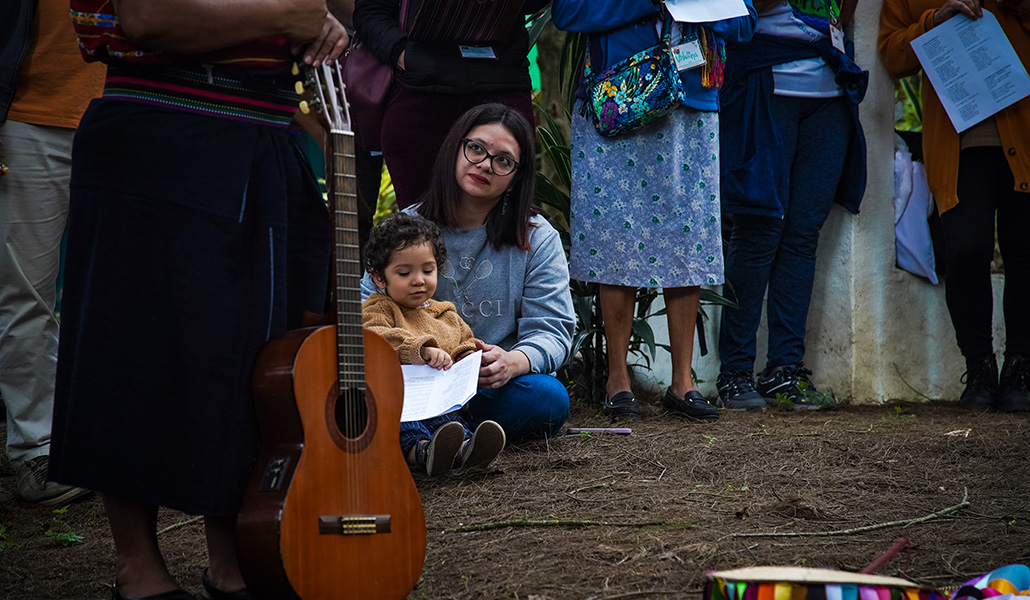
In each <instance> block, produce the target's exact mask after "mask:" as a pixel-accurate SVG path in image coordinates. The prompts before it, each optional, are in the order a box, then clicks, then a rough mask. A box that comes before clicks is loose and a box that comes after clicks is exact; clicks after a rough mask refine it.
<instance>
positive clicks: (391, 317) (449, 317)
mask: <svg viewBox="0 0 1030 600" xmlns="http://www.w3.org/2000/svg"><path fill="white" fill-rule="evenodd" d="M361 322H362V325H363V326H364V327H365V329H368V330H369V331H372V332H374V333H377V334H379V336H380V337H382V338H383V339H384V340H386V341H387V342H389V343H390V345H391V346H393V349H394V350H396V351H397V356H398V358H400V361H401V364H402V365H424V364H426V361H425V359H423V358H422V347H423V346H435V347H437V348H440V349H441V350H443V351H444V352H446V353H448V354H450V355H451V358H453V359H454V360H455V361H456V360H458V357H459V356H461V355H462V354H464V353H465V352H469V351H473V350H475V349H476V343H475V341H474V338H473V336H472V329H470V328H469V326H468V325H467V324H466V323H465V321H462V320H461V317H460V316H459V315H458V311H456V310H455V309H454V305H453V304H451V303H450V302H437V301H436V300H430V301H429V303H428V305H427V306H419V307H417V308H405V307H403V306H401V305H400V304H397V303H396V302H394V300H393V298H390V297H389V296H387V295H386V294H372V295H371V296H369V297H368V300H365V302H364V303H362V305H361Z"/></svg>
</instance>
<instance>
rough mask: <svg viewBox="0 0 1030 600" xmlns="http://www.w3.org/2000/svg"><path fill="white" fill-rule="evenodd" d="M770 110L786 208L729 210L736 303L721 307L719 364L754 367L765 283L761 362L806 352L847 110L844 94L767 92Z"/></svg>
mask: <svg viewBox="0 0 1030 600" xmlns="http://www.w3.org/2000/svg"><path fill="white" fill-rule="evenodd" d="M772 111H773V118H774V120H775V121H776V124H777V126H778V127H779V131H780V135H781V136H782V138H783V150H784V168H786V169H788V170H789V174H788V177H786V178H785V180H786V181H785V182H784V185H785V186H786V188H787V189H785V190H783V189H781V190H780V198H781V199H783V204H784V212H785V214H784V217H783V218H782V219H776V218H771V217H760V216H754V215H743V214H738V215H734V217H733V229H732V233H731V236H730V242H729V245H728V255H727V259H726V281H727V282H728V283H729V284H730V285H731V286H732V288H733V293H734V294H735V295H736V300H737V304H738V305H739V306H740V307H739V308H738V309H736V310H733V309H730V308H727V309H724V310H723V312H722V325H721V328H720V332H719V359H720V360H721V362H722V367H721V368H722V371H724V372H725V371H735V370H740V369H752V370H753V369H754V365H755V358H756V353H757V350H756V341H755V339H756V336H757V335H758V326H759V323H760V322H761V319H762V298H763V296H765V293H766V289H768V292H769V298H768V307H767V313H768V314H767V316H768V324H769V350H768V355H767V359H766V367H767V368H772V367H778V366H782V365H794V364H798V363H800V362H801V360H802V359H803V358H804V356H805V323H806V321H807V320H808V308H809V304H810V302H811V300H812V285H813V282H814V281H815V252H816V248H817V247H818V245H819V230H820V229H821V228H822V226H823V223H825V222H826V218H827V217H828V216H829V214H830V207H831V206H832V205H833V201H834V197H835V194H836V190H837V183H838V181H839V180H840V176H841V172H842V170H843V166H844V156H845V154H846V151H847V146H848V139H849V137H848V136H849V135H850V132H851V115H850V113H849V112H848V106H847V104H846V100H844V99H842V98H831V99H826V98H793V97H785V96H773V98H772Z"/></svg>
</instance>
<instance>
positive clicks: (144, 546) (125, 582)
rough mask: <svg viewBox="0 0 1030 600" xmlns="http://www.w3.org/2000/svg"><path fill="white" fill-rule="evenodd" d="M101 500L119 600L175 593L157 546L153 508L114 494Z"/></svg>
mask: <svg viewBox="0 0 1030 600" xmlns="http://www.w3.org/2000/svg"><path fill="white" fill-rule="evenodd" d="M103 497H104V510H106V511H107V520H108V523H110V525H111V537H113V538H114V552H115V562H114V568H115V581H116V582H117V584H118V587H119V589H120V590H121V594H122V596H123V597H125V598H143V597H146V596H152V595H154V594H162V593H164V592H170V591H172V590H175V589H178V588H179V585H178V584H177V583H176V582H175V580H174V579H172V576H171V574H170V573H169V572H168V567H167V566H166V565H165V561H164V557H162V556H161V549H160V548H159V547H158V545H157V507H156V506H154V505H151V504H147V503H145V502H141V501H139V500H135V499H133V498H127V497H125V496H119V495H116V494H104V496H103Z"/></svg>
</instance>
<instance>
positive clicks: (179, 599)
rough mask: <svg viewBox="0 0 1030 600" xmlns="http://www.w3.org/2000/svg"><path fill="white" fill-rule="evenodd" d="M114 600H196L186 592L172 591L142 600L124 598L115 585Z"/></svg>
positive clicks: (138, 599)
mask: <svg viewBox="0 0 1030 600" xmlns="http://www.w3.org/2000/svg"><path fill="white" fill-rule="evenodd" d="M113 592H114V600H197V599H196V598H195V597H194V596H193V594H191V593H189V592H187V591H186V590H172V591H170V592H164V593H162V594H154V595H152V596H144V597H142V598H126V597H125V596H123V595H122V590H121V588H119V587H118V585H117V584H116V585H115V586H114V588H113Z"/></svg>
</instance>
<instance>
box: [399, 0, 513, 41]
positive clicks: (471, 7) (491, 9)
mask: <svg viewBox="0 0 1030 600" xmlns="http://www.w3.org/2000/svg"><path fill="white" fill-rule="evenodd" d="M522 5H523V2H522V1H520V0H496V1H494V2H482V1H477V0H464V1H459V2H451V1H444V2H440V1H436V2H433V1H430V0H427V1H426V2H425V3H423V4H422V8H420V9H419V11H418V14H417V15H416V16H415V23H414V24H413V25H412V27H411V32H410V33H409V34H408V37H409V38H411V39H413V40H416V41H427V42H466V43H483V42H492V41H496V40H499V39H501V38H503V37H504V36H505V35H506V34H507V33H508V31H509V30H510V29H511V27H512V26H513V25H514V23H515V19H516V18H517V17H518V16H519V14H520V13H521V11H522Z"/></svg>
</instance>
